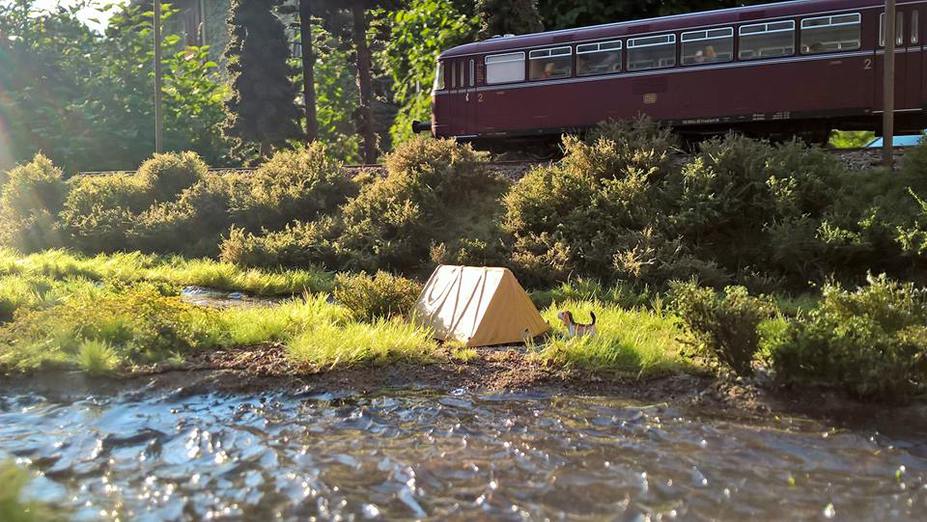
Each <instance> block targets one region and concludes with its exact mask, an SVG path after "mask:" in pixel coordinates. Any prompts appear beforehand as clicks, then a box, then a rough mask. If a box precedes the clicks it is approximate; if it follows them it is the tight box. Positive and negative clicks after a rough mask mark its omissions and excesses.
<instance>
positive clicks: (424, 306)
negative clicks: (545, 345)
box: [415, 265, 550, 346]
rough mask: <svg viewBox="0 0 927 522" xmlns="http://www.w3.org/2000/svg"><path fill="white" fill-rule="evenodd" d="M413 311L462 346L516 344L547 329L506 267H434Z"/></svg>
mask: <svg viewBox="0 0 927 522" xmlns="http://www.w3.org/2000/svg"><path fill="white" fill-rule="evenodd" d="M415 316H416V321H417V322H418V323H419V324H420V325H422V326H426V327H429V328H431V329H432V330H434V332H435V338H437V339H440V340H448V339H454V340H457V341H460V342H463V343H466V344H467V346H493V345H500V344H515V343H521V342H524V340H525V338H527V337H532V338H533V337H536V336H538V335H541V334H543V333H545V332H547V331H548V330H549V329H550V327H549V326H548V324H547V323H546V322H545V321H544V319H543V318H541V314H539V313H538V310H537V308H535V306H534V303H532V302H531V298H530V297H528V294H527V293H525V290H524V288H522V286H521V285H520V284H519V283H518V280H517V279H515V276H514V274H512V272H511V271H510V270H508V269H507V268H488V267H468V266H450V265H441V266H438V268H437V269H435V271H434V273H433V274H432V275H431V278H430V279H429V280H428V283H427V284H426V285H425V289H424V290H423V291H422V295H421V296H420V297H419V300H418V303H417V304H416V306H415Z"/></svg>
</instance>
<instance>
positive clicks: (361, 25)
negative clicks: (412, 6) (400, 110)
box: [351, 0, 378, 163]
mask: <svg viewBox="0 0 927 522" xmlns="http://www.w3.org/2000/svg"><path fill="white" fill-rule="evenodd" d="M351 11H352V14H353V15H354V30H353V31H352V33H353V38H354V48H355V49H356V50H357V89H358V91H360V106H359V107H358V108H357V132H358V134H360V136H361V139H363V142H364V143H363V160H364V163H375V162H376V161H377V155H378V154H377V135H376V133H375V132H374V129H373V111H372V110H371V107H370V103H371V100H373V78H372V76H371V71H370V69H371V59H370V47H368V46H367V11H366V10H365V9H364V4H363V2H360V1H357V0H355V1H354V2H352V5H351Z"/></svg>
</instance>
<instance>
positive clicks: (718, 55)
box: [681, 27, 734, 65]
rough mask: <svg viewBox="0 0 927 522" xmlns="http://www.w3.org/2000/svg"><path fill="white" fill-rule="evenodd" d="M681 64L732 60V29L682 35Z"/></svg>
mask: <svg viewBox="0 0 927 522" xmlns="http://www.w3.org/2000/svg"><path fill="white" fill-rule="evenodd" d="M681 39H682V64H683V65H700V64H703V63H723V62H730V61H732V60H733V59H734V29H733V28H731V27H727V28H724V29H706V30H704V31H692V32H689V33H682V38H681Z"/></svg>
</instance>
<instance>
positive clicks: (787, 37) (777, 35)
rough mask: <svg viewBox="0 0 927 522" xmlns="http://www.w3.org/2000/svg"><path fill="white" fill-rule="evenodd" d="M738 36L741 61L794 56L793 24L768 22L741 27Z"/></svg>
mask: <svg viewBox="0 0 927 522" xmlns="http://www.w3.org/2000/svg"><path fill="white" fill-rule="evenodd" d="M738 33H739V34H740V53H739V54H738V55H737V56H738V57H739V58H740V59H741V60H759V59H762V58H776V57H778V56H792V55H793V54H795V22H794V21H793V20H785V21H782V22H768V23H765V24H752V25H742V26H740V30H739V31H738Z"/></svg>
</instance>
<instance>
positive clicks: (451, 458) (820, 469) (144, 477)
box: [0, 389, 927, 521]
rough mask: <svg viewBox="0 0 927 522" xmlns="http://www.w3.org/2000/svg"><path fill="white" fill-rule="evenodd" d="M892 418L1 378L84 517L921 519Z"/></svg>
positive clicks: (0, 428)
mask: <svg viewBox="0 0 927 522" xmlns="http://www.w3.org/2000/svg"><path fill="white" fill-rule="evenodd" d="M902 424H904V423H902ZM890 425H893V426H898V423H897V422H894V423H890ZM899 430H900V431H899ZM899 430H891V429H888V430H886V429H880V428H879V427H878V426H864V427H857V428H840V429H837V428H834V427H831V426H828V425H826V424H822V423H820V422H818V421H813V420H808V419H802V418H770V419H769V420H767V421H764V422H763V423H761V424H757V423H756V422H746V421H734V420H730V419H725V418H720V417H718V416H716V415H711V414H706V413H703V412H699V411H694V410H689V409H686V408H682V407H674V406H671V405H659V404H658V405H648V404H635V403H629V402H626V401H621V400H615V399H608V398H594V397H581V396H565V397H564V396H556V397H552V396H547V395H471V394H467V393H463V392H455V393H447V394H444V393H434V392H408V391H405V392H401V393H398V392H397V393H384V394H380V395H376V396H368V395H354V394H350V393H343V394H324V395H312V394H303V395H298V394H295V395H294V394H256V395H218V394H207V395H194V396H188V395H186V394H184V393H181V392H179V391H175V392H166V391H155V390H145V389H136V390H127V391H121V392H111V393H107V394H101V395H95V396H93V395H92V396H84V397H80V398H77V399H75V398H62V397H52V396H43V395H39V394H32V393H24V392H14V393H8V394H6V395H5V396H3V397H0V461H2V460H7V459H13V460H16V461H17V462H18V463H19V464H20V465H21V466H23V467H26V468H28V469H30V470H32V471H33V473H34V475H35V478H34V479H33V480H32V482H31V483H30V484H29V486H28V487H27V489H26V491H25V495H26V496H27V497H30V498H37V499H43V500H45V501H50V502H51V503H53V504H55V505H59V506H63V507H65V508H67V509H68V511H69V513H70V514H71V516H72V517H73V518H74V519H76V520H98V519H113V518H119V519H121V520H141V521H144V520H189V519H220V520H236V519H249V520H270V519H272V518H279V519H284V520H289V519H294V520H306V519H308V518H310V517H317V518H318V519H348V520H350V519H355V520H364V519H391V520H392V519H416V518H432V519H436V520H473V519H502V520H520V519H531V520H543V519H551V520H564V519H566V520H603V519H607V520H672V519H678V520H701V519H724V520H749V519H755V520H784V519H790V520H795V519H812V520H816V519H821V520H825V519H829V518H833V519H837V520H891V519H897V520H917V519H920V520H923V519H924V517H925V516H927V437H925V435H927V433H925V432H924V431H921V430H918V429H916V428H913V427H911V426H906V425H901V426H900V427H899Z"/></svg>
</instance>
